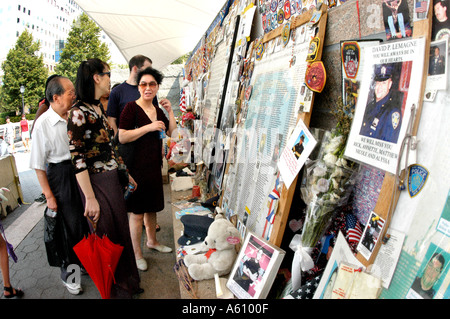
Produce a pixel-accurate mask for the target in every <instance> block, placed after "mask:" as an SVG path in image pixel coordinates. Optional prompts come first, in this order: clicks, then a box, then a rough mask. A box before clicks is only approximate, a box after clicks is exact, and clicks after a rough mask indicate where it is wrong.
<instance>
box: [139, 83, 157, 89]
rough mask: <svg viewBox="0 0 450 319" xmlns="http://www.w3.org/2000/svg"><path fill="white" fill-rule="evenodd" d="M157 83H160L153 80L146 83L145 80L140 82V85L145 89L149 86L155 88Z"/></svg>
mask: <svg viewBox="0 0 450 319" xmlns="http://www.w3.org/2000/svg"><path fill="white" fill-rule="evenodd" d="M157 85H158V83H156V82H155V81H152V82H150V83H145V82H141V83H139V87H140V88H141V89H143V90H144V89H146V88H147V87H149V88H151V89H154V88H156V86H157Z"/></svg>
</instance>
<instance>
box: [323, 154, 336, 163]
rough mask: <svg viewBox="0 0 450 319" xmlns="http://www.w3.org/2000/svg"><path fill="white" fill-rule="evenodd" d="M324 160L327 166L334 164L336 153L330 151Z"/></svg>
mask: <svg viewBox="0 0 450 319" xmlns="http://www.w3.org/2000/svg"><path fill="white" fill-rule="evenodd" d="M323 161H324V162H325V164H326V165H327V166H334V165H335V164H336V161H337V157H336V155H333V154H331V153H328V154H326V155H325V156H324V157H323Z"/></svg>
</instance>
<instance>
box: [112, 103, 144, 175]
mask: <svg viewBox="0 0 450 319" xmlns="http://www.w3.org/2000/svg"><path fill="white" fill-rule="evenodd" d="M138 127H139V126H138V125H137V110H136V108H135V110H134V128H138ZM113 143H114V145H115V146H117V152H118V153H119V156H120V157H122V160H123V162H124V163H125V165H126V166H127V167H128V168H130V167H131V166H132V164H133V159H134V148H135V146H136V141H133V142H130V143H124V144H122V143H120V142H119V130H117V134H116V135H115V136H114V139H113ZM127 184H128V179H127Z"/></svg>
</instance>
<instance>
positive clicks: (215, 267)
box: [184, 214, 241, 281]
mask: <svg viewBox="0 0 450 319" xmlns="http://www.w3.org/2000/svg"><path fill="white" fill-rule="evenodd" d="M240 242H241V240H240V236H239V232H238V230H237V229H236V227H234V225H233V224H232V223H231V222H230V221H229V220H227V219H226V218H225V217H224V216H223V214H217V215H216V217H215V218H214V221H213V222H212V223H211V225H210V226H209V228H208V233H207V236H206V237H205V240H204V241H203V243H202V245H201V248H200V249H199V250H200V251H202V252H203V253H200V254H196V255H186V256H185V257H184V264H185V265H186V267H187V268H188V272H189V275H190V276H191V277H192V279H194V280H197V281H199V280H206V279H212V278H214V274H216V273H217V274H218V275H219V276H223V275H227V274H229V273H230V271H231V268H232V267H233V264H234V260H235V259H236V256H237V252H236V249H235V247H236V245H237V244H239V243H240ZM205 252H206V253H205Z"/></svg>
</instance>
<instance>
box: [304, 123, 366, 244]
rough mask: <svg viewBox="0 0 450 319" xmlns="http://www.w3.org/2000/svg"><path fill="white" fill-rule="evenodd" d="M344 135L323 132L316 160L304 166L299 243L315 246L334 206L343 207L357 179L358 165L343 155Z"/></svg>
mask: <svg viewBox="0 0 450 319" xmlns="http://www.w3.org/2000/svg"><path fill="white" fill-rule="evenodd" d="M344 148H345V137H344V136H343V135H340V134H339V133H336V132H326V133H325V138H324V142H323V144H322V149H321V151H320V152H319V159H317V160H315V161H312V162H310V163H308V164H307V166H306V170H305V172H306V177H305V183H304V185H302V187H301V194H302V199H303V200H304V201H305V204H306V205H307V208H306V216H305V221H304V224H303V231H302V245H303V246H304V247H314V246H315V245H316V244H317V242H318V241H319V239H320V238H321V237H322V235H323V233H324V232H325V230H326V228H327V226H328V225H329V224H330V222H331V220H332V218H333V215H334V214H333V213H334V211H335V210H336V208H338V207H340V206H343V205H345V204H346V203H347V200H348V198H349V196H350V193H351V191H352V187H353V185H354V184H355V182H356V177H357V165H356V164H355V163H353V162H350V161H347V160H345V159H344V158H343V157H342V154H343V149H344Z"/></svg>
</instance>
